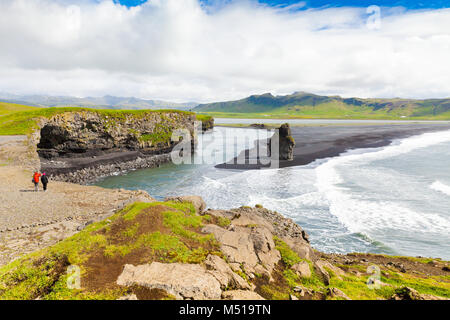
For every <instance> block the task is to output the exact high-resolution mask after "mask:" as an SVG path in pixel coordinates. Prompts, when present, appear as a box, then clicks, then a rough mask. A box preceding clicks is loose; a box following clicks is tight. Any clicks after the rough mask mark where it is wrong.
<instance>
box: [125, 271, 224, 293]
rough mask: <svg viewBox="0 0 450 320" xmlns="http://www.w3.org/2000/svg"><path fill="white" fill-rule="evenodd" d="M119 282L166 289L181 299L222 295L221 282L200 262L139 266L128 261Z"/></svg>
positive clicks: (128, 285) (126, 284)
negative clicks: (199, 263) (198, 263)
mask: <svg viewBox="0 0 450 320" xmlns="http://www.w3.org/2000/svg"><path fill="white" fill-rule="evenodd" d="M117 284H118V285H120V286H127V287H130V286H134V285H138V286H142V287H146V288H149V289H160V290H164V291H166V292H167V293H169V294H171V295H173V296H174V297H175V298H176V299H178V300H182V299H193V300H217V299H220V297H221V294H222V290H221V288H220V283H219V281H217V279H216V278H215V277H214V276H213V275H212V274H210V273H208V272H207V271H206V270H205V268H204V267H202V266H201V265H197V264H181V263H169V264H165V263H159V262H153V263H151V264H145V265H140V266H136V267H135V266H133V265H129V264H127V265H125V268H124V270H123V272H122V274H121V275H120V276H119V278H118V279H117Z"/></svg>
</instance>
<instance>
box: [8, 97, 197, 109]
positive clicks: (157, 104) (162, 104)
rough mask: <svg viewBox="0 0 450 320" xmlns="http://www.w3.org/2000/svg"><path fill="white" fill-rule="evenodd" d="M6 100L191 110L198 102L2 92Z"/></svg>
mask: <svg viewBox="0 0 450 320" xmlns="http://www.w3.org/2000/svg"><path fill="white" fill-rule="evenodd" d="M0 99H1V100H2V101H4V102H9V103H17V104H24V105H28V106H33V107H69V106H70V107H90V108H99V109H102V108H103V109H135V110H138V109H181V110H189V109H192V108H193V107H195V106H197V105H198V103H195V102H186V103H176V102H170V101H163V100H149V99H140V98H136V97H117V96H112V95H105V96H103V97H84V98H78V97H72V96H49V95H16V94H8V93H0Z"/></svg>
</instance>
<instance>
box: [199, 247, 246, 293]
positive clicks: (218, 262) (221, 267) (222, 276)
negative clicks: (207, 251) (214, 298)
mask: <svg viewBox="0 0 450 320" xmlns="http://www.w3.org/2000/svg"><path fill="white" fill-rule="evenodd" d="M205 266H206V269H207V270H208V271H207V272H208V273H210V274H212V275H213V276H214V278H216V279H217V281H219V283H220V286H221V288H222V289H223V290H225V289H230V288H231V289H245V290H250V285H249V284H248V283H247V281H245V280H244V279H243V278H242V277H241V276H239V275H238V274H236V273H235V272H234V271H233V270H231V268H230V266H228V264H227V263H226V262H225V260H223V259H222V258H220V257H218V256H215V255H209V256H208V257H207V258H206V261H205Z"/></svg>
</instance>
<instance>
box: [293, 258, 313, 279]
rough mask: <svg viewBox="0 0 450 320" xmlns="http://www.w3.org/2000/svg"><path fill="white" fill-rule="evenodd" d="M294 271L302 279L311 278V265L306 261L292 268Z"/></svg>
mask: <svg viewBox="0 0 450 320" xmlns="http://www.w3.org/2000/svg"><path fill="white" fill-rule="evenodd" d="M291 269H292V270H294V271H295V273H296V274H297V275H298V276H299V277H301V278H309V277H311V268H310V267H309V263H308V262H306V261H301V262H299V263H296V264H294V265H293V266H292V268H291Z"/></svg>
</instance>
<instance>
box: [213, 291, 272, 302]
mask: <svg viewBox="0 0 450 320" xmlns="http://www.w3.org/2000/svg"><path fill="white" fill-rule="evenodd" d="M222 299H223V300H265V299H264V298H263V297H261V296H260V295H259V294H257V293H256V292H253V291H248V290H230V291H224V292H223V294H222Z"/></svg>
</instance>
